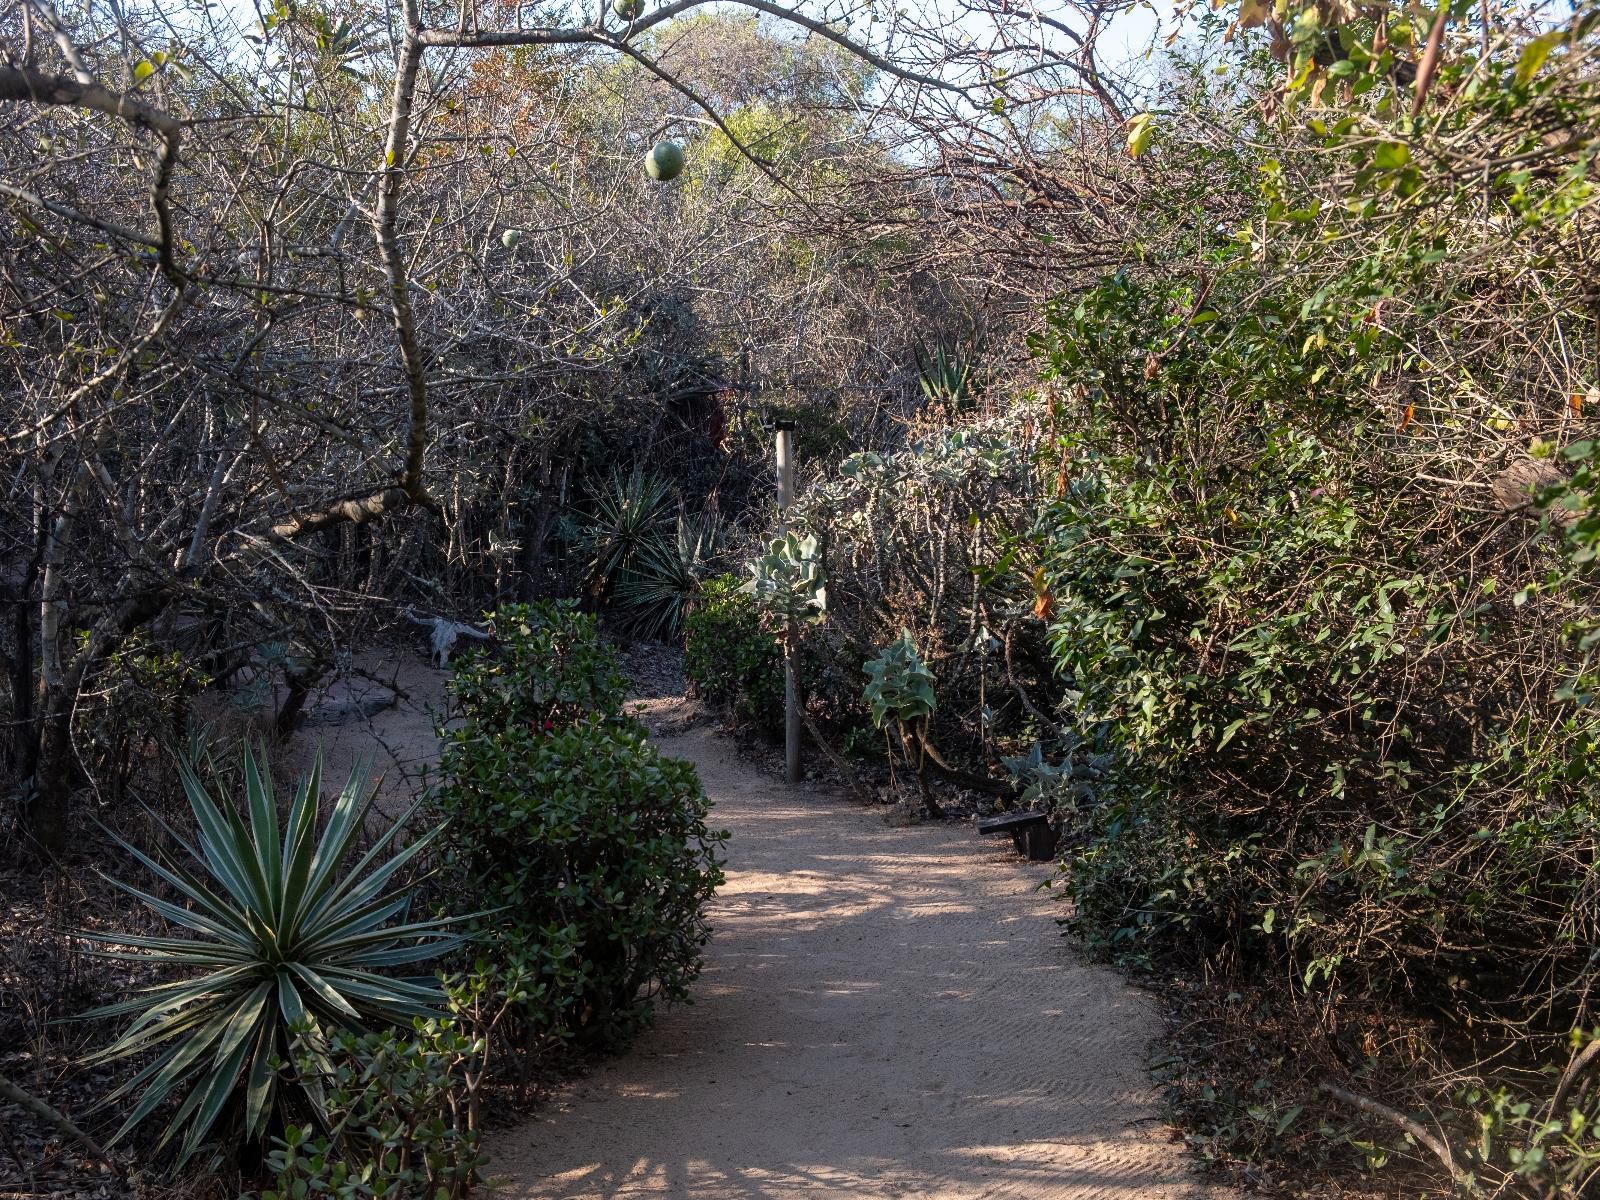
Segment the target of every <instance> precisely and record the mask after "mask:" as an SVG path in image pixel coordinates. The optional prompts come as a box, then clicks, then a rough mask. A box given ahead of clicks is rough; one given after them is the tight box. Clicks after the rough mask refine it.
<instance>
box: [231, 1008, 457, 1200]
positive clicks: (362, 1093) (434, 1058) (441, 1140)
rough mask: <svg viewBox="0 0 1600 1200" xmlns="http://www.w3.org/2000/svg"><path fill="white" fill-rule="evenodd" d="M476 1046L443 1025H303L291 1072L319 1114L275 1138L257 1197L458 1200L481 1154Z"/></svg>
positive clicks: (282, 1199) (248, 1199)
mask: <svg viewBox="0 0 1600 1200" xmlns="http://www.w3.org/2000/svg"><path fill="white" fill-rule="evenodd" d="M481 1052H482V1045H481V1043H480V1042H477V1041H475V1040H474V1039H472V1038H470V1037H468V1036H466V1035H464V1034H462V1033H461V1032H460V1031H459V1030H457V1029H456V1028H455V1027H453V1026H452V1025H451V1024H449V1023H448V1022H439V1021H419V1022H418V1023H417V1027H416V1029H415V1030H414V1031H412V1032H411V1033H410V1034H409V1035H404V1034H398V1033H392V1032H391V1033H367V1034H355V1033H349V1032H346V1033H341V1034H339V1035H337V1036H335V1037H333V1038H331V1039H330V1038H328V1037H326V1036H324V1035H322V1034H321V1033H319V1032H318V1031H316V1030H313V1029H304V1030H301V1031H300V1034H299V1036H298V1038H297V1040H296V1043H295V1052H294V1055H293V1059H294V1070H295V1073H296V1075H297V1077H298V1078H299V1080H300V1082H301V1086H302V1087H303V1088H304V1089H305V1090H307V1091H308V1092H313V1093H315V1095H316V1097H317V1101H318V1109H319V1113H320V1115H321V1118H322V1119H321V1121H320V1122H319V1123H318V1124H315V1125H310V1124H291V1125H289V1126H287V1127H286V1128H285V1129H284V1130H283V1132H282V1133H281V1134H280V1135H278V1136H276V1137H275V1138H274V1139H273V1140H274V1143H275V1145H274V1148H273V1149H272V1150H271V1151H270V1152H269V1153H268V1155H267V1170H268V1172H269V1175H270V1178H271V1185H270V1186H269V1187H268V1188H266V1189H265V1190H263V1191H262V1192H260V1193H259V1200H319V1198H322V1197H327V1198H330V1200H333V1198H337V1200H378V1198H385V1200H460V1197H462V1196H465V1195H466V1194H467V1192H468V1191H469V1190H470V1189H471V1187H472V1185H473V1183H474V1182H475V1177H476V1172H477V1166H478V1160H479V1153H478V1130H477V1128H476V1127H475V1125H474V1124H473V1121H474V1119H475V1116H476V1114H475V1112H472V1111H471V1108H470V1106H469V1105H468V1104H466V1103H463V1102H462V1094H463V1092H464V1091H465V1090H466V1081H465V1078H464V1076H465V1075H466V1068H467V1067H468V1065H469V1064H471V1063H473V1062H474V1061H475V1060H476V1059H477V1058H478V1056H479V1055H480V1054H481ZM246 1200H256V1197H255V1196H250V1197H246Z"/></svg>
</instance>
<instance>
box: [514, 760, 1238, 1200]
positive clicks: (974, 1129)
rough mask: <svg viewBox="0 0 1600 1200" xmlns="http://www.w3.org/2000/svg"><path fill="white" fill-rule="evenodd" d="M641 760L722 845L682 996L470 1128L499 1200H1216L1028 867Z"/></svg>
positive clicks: (727, 768) (811, 799) (1145, 1036)
mask: <svg viewBox="0 0 1600 1200" xmlns="http://www.w3.org/2000/svg"><path fill="white" fill-rule="evenodd" d="M661 745H662V748H663V750H664V751H666V752H667V753H669V754H674V755H678V756H681V757H684V758H688V759H690V760H692V761H693V762H695V763H696V765H697V766H698V767H699V769H700V773H701V777H702V778H703V779H704V781H705V785H706V789H707V791H708V793H709V794H710V796H711V797H712V799H713V800H714V801H715V802H716V811H715V814H714V817H713V819H714V820H715V821H716V822H717V823H718V824H720V825H723V826H725V827H727V828H729V829H731V830H732V831H733V842H732V844H731V846H730V850H729V855H730V862H729V869H728V883H727V885H726V887H725V888H724V889H723V890H722V892H721V893H720V894H719V896H718V899H717V901H716V906H715V910H714V916H713V921H714V924H715V927H716V933H715V937H714V940H713V942H712V944H711V947H710V950H709V953H708V959H707V966H706V971H705V974H704V975H703V976H702V978H701V980H700V982H699V984H698V986H697V987H696V989H695V995H696V996H697V998H698V1002H697V1003H696V1004H694V1005H692V1006H690V1007H688V1008H680V1009H676V1010H673V1011H671V1012H669V1013H667V1014H666V1015H665V1016H664V1017H663V1018H662V1019H661V1021H660V1023H659V1026H658V1028H657V1029H656V1030H655V1031H654V1032H653V1033H651V1034H650V1035H648V1036H647V1037H645V1038H644V1039H643V1040H642V1041H641V1042H640V1043H639V1044H638V1045H637V1046H636V1047H635V1048H634V1049H633V1050H632V1051H631V1052H630V1053H629V1054H627V1055H626V1056H624V1057H622V1058H620V1059H618V1060H616V1061H614V1062H612V1063H610V1064H607V1065H605V1066H602V1067H601V1068H599V1069H598V1070H597V1071H596V1072H595V1073H594V1074H593V1075H591V1076H590V1077H588V1078H587V1079H584V1080H582V1081H580V1082H578V1083H576V1084H574V1085H572V1086H571V1087H570V1088H569V1089H567V1090H566V1091H565V1092H564V1093H563V1094H562V1096H560V1097H559V1098H558V1102H557V1103H556V1104H554V1105H553V1106H552V1107H551V1109H550V1110H548V1111H547V1112H546V1113H544V1114H542V1115H540V1116H539V1117H537V1118H535V1119H533V1120H531V1121H529V1122H528V1123H526V1124H524V1125H522V1126H520V1127H518V1128H517V1129H515V1130H513V1131H510V1132H505V1133H501V1134H498V1135H496V1136H495V1137H494V1138H492V1139H491V1141H490V1145H489V1147H488V1151H489V1154H490V1156H491V1161H490V1163H489V1167H488V1172H489V1174H490V1175H491V1176H498V1177H501V1178H502V1179H503V1180H505V1181H506V1194H507V1195H510V1196H516V1197H547V1198H561V1200H580V1198H581V1200H590V1198H595V1200H599V1198H606V1200H609V1198H612V1197H617V1198H622V1197H631V1198H643V1197H685V1198H687V1197H691V1196H692V1197H694V1198H695V1200H756V1198H762V1200H767V1198H771V1200H777V1198H781V1197H789V1196H795V1195H798V1194H800V1193H807V1194H810V1195H822V1196H828V1195H841V1196H842V1195H850V1196H856V1197H887V1196H894V1197H915V1198H920V1200H965V1198H968V1197H973V1198H976V1197H986V1198H1001V1197H1018V1198H1022V1197H1027V1198H1028V1200H1079V1198H1085V1200H1086V1198H1088V1197H1127V1198H1129V1200H1131V1198H1133V1197H1139V1198H1141V1200H1178V1198H1180V1197H1184V1198H1189V1197H1196V1198H1197V1197H1202V1196H1212V1195H1220V1194H1221V1193H1220V1192H1218V1191H1214V1190H1212V1189H1208V1188H1205V1187H1203V1186H1201V1185H1199V1184H1197V1183H1195V1182H1193V1181H1191V1180H1190V1179H1189V1178H1188V1177H1187V1171H1186V1164H1185V1161H1184V1158H1183V1155H1182V1152H1181V1150H1180V1149H1179V1147H1178V1146H1177V1145H1175V1144H1174V1143H1173V1142H1172V1141H1171V1140H1170V1134H1169V1132H1168V1131H1167V1129H1166V1128H1165V1126H1164V1125H1163V1124H1162V1123H1161V1122H1160V1120H1159V1118H1158V1115H1157V1112H1158V1110H1157V1107H1156V1103H1155V1097H1154V1096H1153V1094H1152V1090H1151V1088H1150V1087H1149V1085H1148V1083H1147V1081H1146V1078H1145V1075H1144V1072H1143V1071H1142V1069H1141V1066H1140V1064H1141V1063H1142V1062H1143V1061H1144V1055H1145V1051H1146V1048H1147V1044H1148V1042H1149V1040H1150V1038H1151V1037H1152V1036H1153V1034H1154V1033H1155V1032H1156V1025H1155V1021H1154V1017H1153V1014H1152V1012H1151V1011H1150V1006H1149V1003H1148V1001H1147V1000H1146V999H1145V998H1144V997H1142V996H1141V995H1139V994H1138V993H1137V992H1135V991H1133V990H1132V989H1130V988H1128V987H1127V986H1126V985H1124V984H1123V983H1122V982H1121V981H1120V980H1119V979H1118V978H1117V976H1116V975H1114V974H1113V973H1111V972H1110V971H1107V970H1104V969H1102V968H1098V967H1094V966H1091V965H1088V964H1086V963H1084V962H1083V961H1082V960H1081V959H1080V958H1079V957H1078V956H1077V955H1075V953H1074V952H1073V950H1072V949H1071V947H1070V946H1069V944H1068V943H1067V942H1065V941H1064V940H1063V939H1062V938H1060V937H1059V936H1057V931H1056V927H1055V925H1054V920H1055V918H1056V917H1058V916H1059V915H1060V908H1059V905H1058V904H1057V903H1056V902H1055V901H1053V900H1052V899H1051V898H1050V896H1049V894H1048V893H1041V892H1038V891H1036V890H1035V887H1036V885H1037V883H1038V882H1039V881H1040V879H1041V878H1043V876H1044V875H1045V873H1046V869H1045V868H1043V867H1040V866H1039V865H1037V864H1030V863H1025V862H1022V861H1020V860H1018V859H1017V858H1016V857H1015V856H1013V855H1012V854H1010V853H1009V846H1001V845H997V844H996V843H994V842H984V843H980V842H979V840H978V839H977V838H976V837H975V836H974V835H973V833H972V831H971V829H970V828H945V827H928V828H917V829H901V828H889V827H886V826H885V825H884V824H883V822H882V820H881V819H880V818H879V816H877V815H876V814H873V813H868V812H864V811H862V810H860V809H858V808H856V807H854V806H853V805H850V804H847V803H846V802H844V801H842V800H839V799H836V798H833V797H830V796H827V795H825V794H821V793H813V792H810V791H805V790H799V791H790V790H789V789H786V788H785V787H783V785H782V784H780V783H776V782H774V781H771V780H768V779H766V778H765V777H763V776H762V775H760V774H758V773H757V772H756V771H754V770H753V769H752V768H751V767H749V766H748V765H747V764H745V763H743V762H741V761H739V760H738V758H737V757H736V756H735V755H734V753H733V751H732V748H731V747H729V746H726V745H723V744H719V743H718V741H717V740H716V739H715V738H714V737H713V736H712V735H711V734H709V733H708V732H706V731H703V730H702V731H692V732H689V733H687V734H684V735H682V736H679V737H675V738H670V739H665V740H663V741H662V743H661Z"/></svg>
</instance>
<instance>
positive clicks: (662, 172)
mask: <svg viewBox="0 0 1600 1200" xmlns="http://www.w3.org/2000/svg"><path fill="white" fill-rule="evenodd" d="M644 169H645V171H646V173H648V174H649V176H650V178H651V179H659V180H660V181H661V182H662V183H665V182H666V181H667V180H669V179H676V178H677V177H678V176H679V175H680V174H681V173H682V172H683V147H682V146H680V145H678V143H677V142H657V143H656V144H655V145H654V146H652V147H650V153H649V154H647V155H645V156H644Z"/></svg>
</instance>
